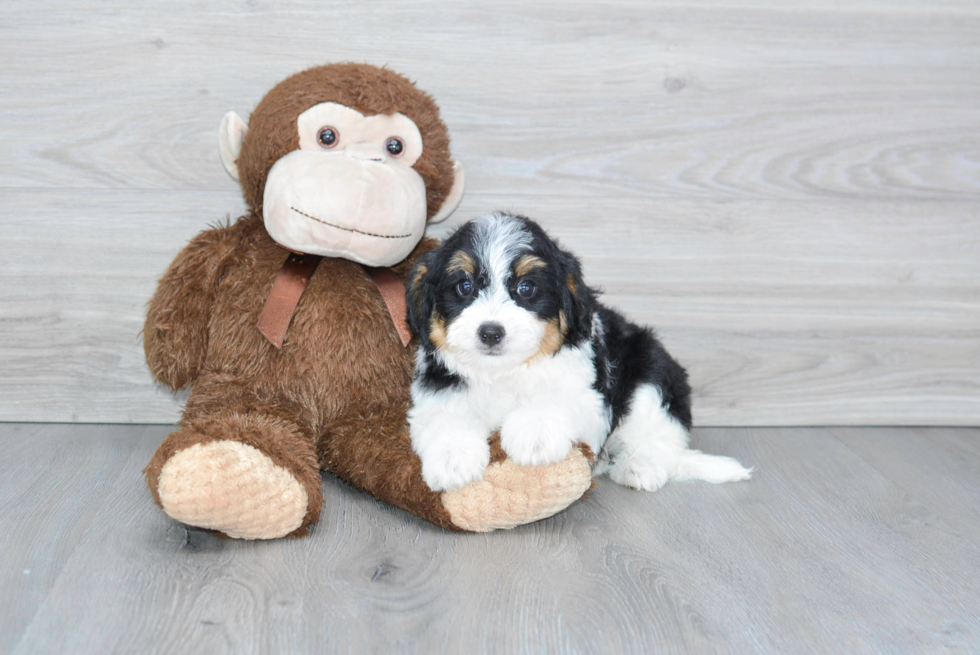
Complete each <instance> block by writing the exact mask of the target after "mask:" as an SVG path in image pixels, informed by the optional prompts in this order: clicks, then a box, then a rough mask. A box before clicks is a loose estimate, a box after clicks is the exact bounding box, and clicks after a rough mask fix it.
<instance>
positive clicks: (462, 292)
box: [456, 280, 473, 298]
mask: <svg viewBox="0 0 980 655" xmlns="http://www.w3.org/2000/svg"><path fill="white" fill-rule="evenodd" d="M456 293H458V294H459V296H460V297H461V298H466V297H468V296H469V295H470V294H472V293H473V283H472V282H470V281H469V280H460V281H459V283H458V284H457V285H456Z"/></svg>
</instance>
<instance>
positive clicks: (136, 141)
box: [0, 0, 980, 425]
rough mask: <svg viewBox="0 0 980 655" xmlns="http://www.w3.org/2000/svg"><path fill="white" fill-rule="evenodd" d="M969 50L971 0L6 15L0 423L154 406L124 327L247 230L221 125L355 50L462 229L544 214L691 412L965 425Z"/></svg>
mask: <svg viewBox="0 0 980 655" xmlns="http://www.w3.org/2000/svg"><path fill="white" fill-rule="evenodd" d="M977 33H980V8H978V7H977V5H976V4H975V3H972V2H968V1H966V0H963V1H949V2H924V1H923V2H914V1H912V0H907V1H901V2H899V1H885V0H881V1H878V0H863V1H861V2H855V3H849V4H848V6H847V8H841V7H834V8H828V7H827V6H826V4H825V3H818V2H803V1H797V2H794V3H793V4H792V6H791V7H790V6H787V4H786V3H781V2H775V1H773V2H754V3H751V4H749V3H745V2H742V1H739V0H704V1H699V2H692V3H684V4H683V5H678V4H676V3H666V2H631V1H620V2H612V3H589V2H574V3H567V2H541V3H530V4H527V3H517V2H502V3H498V4H495V5H494V6H492V7H491V6H487V5H484V4H482V3H471V2H460V3H452V4H451V5H448V6H447V5H444V4H443V3H435V2H420V3H411V4H401V3H391V2H382V3H371V4H361V3H308V2H286V3H276V4H274V5H265V4H261V3H254V2H245V3H241V2H214V3H200V2H190V1H186V2H177V3H172V4H169V5H167V6H166V7H163V6H158V5H154V4H152V3H143V4H138V5H133V4H132V3H122V2H106V3H91V2H86V1H82V0H79V1H78V2H74V3H54V2H49V1H47V0H44V1H40V2H34V3H6V4H4V5H3V6H0V61H3V62H4V66H2V67H0V225H2V227H3V228H4V229H3V230H2V231H0V280H2V284H0V370H2V371H3V372H4V374H3V375H2V376H0V399H2V400H0V420H61V421H93V422H102V421H108V422H117V421H118V422H163V423H169V422H172V421H173V420H174V419H175V418H176V416H177V413H178V411H179V404H180V403H179V399H178V400H174V399H172V398H171V397H170V396H169V394H167V393H166V392H165V391H163V390H160V389H157V388H155V387H154V386H153V385H152V383H151V381H150V377H149V375H148V373H147V372H146V370H145V365H144V364H143V362H142V354H141V351H140V345H139V336H138V333H139V329H140V327H141V324H142V313H143V311H144V305H145V302H146V301H147V300H148V298H149V296H150V294H151V293H152V289H153V285H154V282H155V280H156V278H157V277H159V275H160V274H161V273H162V272H163V270H164V268H165V267H166V265H167V263H169V261H170V259H172V257H173V256H174V255H175V254H176V252H177V251H178V250H179V248H180V247H181V246H182V245H183V244H184V243H185V242H186V241H187V239H188V238H190V237H191V236H193V234H195V233H196V232H198V231H199V230H200V229H203V228H204V227H205V226H206V225H207V224H208V223H211V222H214V221H217V220H220V219H221V218H222V217H224V216H227V215H230V216H232V217H234V216H237V215H238V214H239V213H240V212H241V210H242V203H241V200H240V198H239V194H238V191H237V188H236V186H235V184H234V182H233V181H232V180H230V179H229V178H228V177H227V176H226V175H225V173H224V171H223V170H222V167H221V165H220V162H219V159H218V154H217V147H216V139H215V135H216V131H217V124H218V122H219V120H220V118H221V116H222V115H223V114H224V113H225V112H226V111H228V110H229V109H234V110H236V111H238V112H239V113H240V114H242V115H243V116H247V115H248V112H249V110H250V109H251V107H252V106H254V104H255V103H256V102H257V101H258V100H259V99H260V98H261V97H262V95H263V94H264V93H265V91H267V90H268V89H269V88H270V87H271V86H272V85H273V84H274V83H275V82H277V81H279V80H280V79H282V78H283V77H285V76H286V75H288V74H290V73H292V72H295V71H297V70H300V69H302V68H304V67H306V66H309V65H314V64H317V63H322V62H326V61H341V60H354V61H369V62H372V63H386V64H388V65H390V66H391V67H392V68H394V69H395V70H398V71H401V72H404V73H406V74H408V75H409V76H410V77H412V78H413V79H416V80H418V83H419V85H420V86H421V87H422V88H424V89H426V90H428V91H430V92H431V93H432V94H433V95H434V96H435V97H436V98H437V99H438V100H439V102H440V104H441V106H442V107H443V110H444V115H445V118H446V122H447V123H448V125H449V127H450V130H451V132H452V135H453V139H454V141H453V144H454V153H455V155H456V156H457V157H458V158H460V159H461V160H462V161H463V162H464V164H465V165H466V168H467V184H468V185H469V193H468V195H467V196H466V197H465V198H464V201H463V204H462V206H461V208H460V211H459V212H458V214H457V218H456V219H455V220H457V221H458V220H460V219H463V218H471V217H473V216H476V215H478V214H480V213H483V212H485V211H488V210H491V209H497V208H507V209H511V210H514V211H518V212H523V213H526V214H529V215H531V216H532V217H535V218H539V219H541V220H542V221H543V222H544V223H546V225H547V226H548V227H550V228H551V229H552V231H553V232H554V233H555V234H556V235H558V236H559V237H561V238H562V239H563V240H564V241H565V242H566V243H567V244H568V245H570V246H571V247H573V248H574V249H575V250H576V251H577V252H578V253H580V254H581V256H582V258H583V260H584V261H585V263H586V265H587V273H588V278H589V280H590V281H591V282H592V283H593V284H596V285H599V286H602V287H604V288H605V289H606V291H607V300H608V301H609V302H610V303H611V304H614V305H617V306H619V307H620V308H621V309H623V310H625V311H626V312H627V313H629V314H630V315H631V316H633V317H634V318H636V319H637V320H640V321H643V322H648V323H651V324H653V325H655V326H659V327H660V329H661V332H662V334H663V336H664V339H665V341H666V342H667V345H668V346H669V347H670V348H671V349H672V350H673V351H674V352H675V353H676V354H677V355H678V357H679V358H680V359H681V360H682V361H683V362H684V363H685V364H687V365H688V367H689V368H690V369H691V374H692V379H693V381H694V386H695V391H696V407H695V410H696V412H695V413H696V420H697V421H698V422H700V423H701V424H703V425H800V424H813V425H821V424H836V425H847V424H957V425H977V424H980V329H978V328H977V326H978V325H980V321H978V314H980V275H978V273H980V270H978V268H980V263H978V262H980V122H978V120H977V111H976V108H977V107H978V106H980V40H978V39H977V38H976V34H977ZM437 233H444V229H443V228H440V229H439V230H437Z"/></svg>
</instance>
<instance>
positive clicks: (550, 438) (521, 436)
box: [500, 408, 577, 466]
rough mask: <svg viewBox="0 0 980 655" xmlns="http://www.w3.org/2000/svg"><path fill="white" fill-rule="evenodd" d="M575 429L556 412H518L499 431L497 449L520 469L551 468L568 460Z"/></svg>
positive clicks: (512, 414)
mask: <svg viewBox="0 0 980 655" xmlns="http://www.w3.org/2000/svg"><path fill="white" fill-rule="evenodd" d="M576 435H577V432H576V429H575V426H574V425H572V422H571V421H570V420H569V419H568V417H566V416H564V415H563V414H561V413H558V412H549V411H542V410H540V409H537V410H536V409H531V408H522V409H518V410H515V411H514V412H512V413H511V414H510V416H508V417H507V418H506V420H504V424H503V425H502V426H501V427H500V446H501V448H503V449H504V452H506V453H507V455H508V456H509V457H510V458H511V459H512V460H514V462H516V463H517V464H520V465H521V466H538V465H542V464H554V463H555V462H560V461H561V460H563V459H565V457H567V456H568V453H570V452H571V450H572V444H574V443H575V441H577V438H576Z"/></svg>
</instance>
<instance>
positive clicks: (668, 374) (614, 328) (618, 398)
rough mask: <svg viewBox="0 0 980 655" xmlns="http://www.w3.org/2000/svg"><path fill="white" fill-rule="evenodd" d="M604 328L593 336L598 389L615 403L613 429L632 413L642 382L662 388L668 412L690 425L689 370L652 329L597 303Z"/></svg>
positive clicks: (609, 400)
mask: <svg viewBox="0 0 980 655" xmlns="http://www.w3.org/2000/svg"><path fill="white" fill-rule="evenodd" d="M596 315H597V316H598V317H599V320H600V321H601V323H602V330H601V331H596V333H595V334H594V335H593V338H592V348H593V350H594V351H595V363H596V381H595V389H596V390H597V391H599V392H600V393H601V394H602V395H603V396H604V397H605V399H606V403H607V404H609V405H610V406H611V407H612V412H613V421H612V429H614V430H615V429H616V426H617V425H619V422H620V421H621V420H622V418H623V417H624V416H625V415H626V414H628V413H629V409H630V401H631V400H632V398H633V394H634V393H635V392H636V388H637V387H638V386H639V385H640V384H652V385H655V386H656V387H657V388H659V389H660V393H661V396H662V397H663V406H664V409H666V410H667V412H668V413H669V414H670V415H671V416H673V417H674V418H675V419H677V420H678V421H680V423H681V424H682V425H683V426H684V427H685V428H687V429H690V428H691V387H690V385H688V382H687V371H685V370H684V367H682V366H681V365H680V364H678V363H677V361H676V360H674V358H673V357H671V356H670V354H669V353H668V352H667V351H666V350H665V349H664V347H663V345H662V344H661V343H660V341H659V340H658V339H657V337H656V335H655V334H654V332H653V330H652V329H650V328H648V327H643V326H639V325H636V324H635V323H631V322H630V321H628V320H626V319H625V318H624V317H623V316H622V315H621V314H620V313H619V312H616V311H614V310H612V309H609V308H608V307H605V306H603V305H602V304H600V303H596Z"/></svg>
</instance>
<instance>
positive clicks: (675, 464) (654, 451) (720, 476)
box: [604, 384, 751, 491]
mask: <svg viewBox="0 0 980 655" xmlns="http://www.w3.org/2000/svg"><path fill="white" fill-rule="evenodd" d="M687 444H688V433H687V429H686V428H685V427H684V426H683V425H682V424H681V423H680V421H678V420H677V419H676V418H674V417H673V416H671V415H670V413H669V412H668V411H667V410H666V408H664V406H663V401H662V399H661V395H660V391H659V389H657V387H655V386H653V385H648V384H644V385H641V386H640V387H638V388H637V390H636V392H635V394H634V396H633V399H632V402H631V403H630V412H629V414H628V415H627V416H626V417H624V418H623V421H622V423H621V424H620V425H619V427H618V428H617V429H616V431H615V432H613V434H612V435H610V437H609V440H608V442H607V443H606V446H605V449H604V450H605V453H604V455H605V456H607V457H608V459H609V462H610V463H609V465H608V469H607V470H608V473H609V477H611V478H612V479H613V481H615V482H617V483H619V484H621V485H624V486H627V487H632V488H633V489H642V490H644V491H656V490H657V489H659V488H660V487H662V486H663V485H664V484H666V482H667V481H668V480H671V479H675V480H689V479H697V480H705V481H707V482H713V483H719V482H733V481H736V480H747V479H748V478H749V477H750V475H751V471H750V470H748V469H746V468H745V467H743V466H742V465H741V464H739V463H738V462H737V461H736V460H734V459H732V458H731V457H721V456H716V455H706V454H705V453H702V452H700V451H697V450H691V449H689V448H688V445H687Z"/></svg>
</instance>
